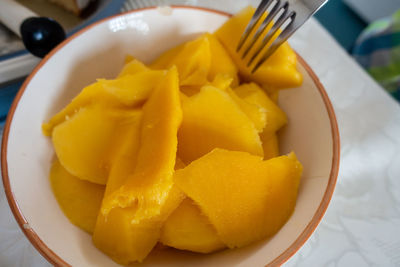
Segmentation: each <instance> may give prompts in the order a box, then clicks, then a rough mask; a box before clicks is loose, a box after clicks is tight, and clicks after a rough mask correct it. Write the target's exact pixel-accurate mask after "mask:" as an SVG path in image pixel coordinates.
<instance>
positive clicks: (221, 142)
mask: <svg viewBox="0 0 400 267" xmlns="http://www.w3.org/2000/svg"><path fill="white" fill-rule="evenodd" d="M182 110H183V121H182V125H181V127H180V129H179V132H178V140H179V141H178V156H179V157H180V158H181V159H182V160H183V162H184V163H186V164H187V163H190V162H191V161H193V160H195V159H198V158H200V157H201V156H203V155H205V154H207V153H208V152H210V151H211V150H213V149H214V148H216V147H219V148H225V149H230V150H237V151H246V152H249V153H252V154H255V155H259V156H263V150H262V145H261V141H260V137H259V136H258V132H257V129H256V128H255V127H254V124H253V123H252V121H251V120H250V119H249V118H248V117H247V115H246V114H245V113H244V112H243V111H242V110H241V109H240V107H239V106H238V105H237V104H236V103H235V101H234V100H232V98H231V97H230V96H229V94H228V93H226V92H223V91H222V90H220V89H218V88H215V87H212V86H204V87H203V88H202V89H201V91H200V93H198V94H196V95H194V96H192V97H186V98H182Z"/></svg>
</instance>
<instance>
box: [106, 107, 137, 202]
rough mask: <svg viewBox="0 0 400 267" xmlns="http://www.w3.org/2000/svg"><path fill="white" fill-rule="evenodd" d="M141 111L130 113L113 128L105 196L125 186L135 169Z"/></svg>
mask: <svg viewBox="0 0 400 267" xmlns="http://www.w3.org/2000/svg"><path fill="white" fill-rule="evenodd" d="M142 116H143V112H142V110H139V111H136V112H132V114H131V116H130V117H129V118H127V119H125V120H124V122H123V123H120V124H119V125H118V127H116V128H115V134H114V136H115V138H113V140H114V142H113V145H112V147H111V151H110V158H111V162H112V165H111V169H110V173H109V176H108V180H107V187H106V193H105V196H108V195H110V194H111V193H112V192H114V191H115V190H117V189H119V188H120V187H121V186H122V185H123V184H125V182H126V180H127V178H128V177H129V175H131V174H132V173H133V172H134V170H135V167H136V162H137V156H138V151H139V147H140V130H141V123H142Z"/></svg>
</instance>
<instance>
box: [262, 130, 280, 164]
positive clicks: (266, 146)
mask: <svg viewBox="0 0 400 267" xmlns="http://www.w3.org/2000/svg"><path fill="white" fill-rule="evenodd" d="M260 138H261V142H262V146H263V150H264V160H267V159H272V158H275V157H277V156H279V142H278V136H277V135H276V134H275V133H269V132H262V133H260Z"/></svg>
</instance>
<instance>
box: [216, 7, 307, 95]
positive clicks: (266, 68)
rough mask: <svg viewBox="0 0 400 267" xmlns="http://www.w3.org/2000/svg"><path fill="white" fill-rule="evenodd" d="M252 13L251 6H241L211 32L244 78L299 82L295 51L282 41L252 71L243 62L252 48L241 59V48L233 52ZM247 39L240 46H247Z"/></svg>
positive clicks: (281, 83)
mask: <svg viewBox="0 0 400 267" xmlns="http://www.w3.org/2000/svg"><path fill="white" fill-rule="evenodd" d="M253 13H254V8H253V7H248V8H245V9H243V10H242V11H240V12H239V13H238V14H236V15H234V16H233V17H232V18H230V19H229V20H228V21H227V22H225V24H223V25H222V26H221V27H220V28H219V29H218V30H217V31H216V32H215V35H216V37H217V38H218V39H219V41H220V42H221V43H222V44H223V45H224V47H225V48H226V50H227V51H228V52H229V54H230V56H231V57H232V59H233V61H234V62H235V63H236V65H237V66H238V68H239V73H240V76H241V77H242V78H243V79H244V80H246V81H254V82H256V83H259V84H267V85H270V86H273V87H276V88H290V87H296V86H299V85H300V84H301V83H302V75H301V74H300V72H299V71H298V70H297V69H296V62H297V58H296V53H295V52H294V51H293V50H292V49H291V48H290V46H289V44H288V43H284V44H282V45H281V46H280V47H279V48H278V49H277V50H276V51H275V53H274V54H273V55H272V56H271V57H270V58H269V59H268V60H267V61H266V62H264V63H263V64H262V65H261V67H260V68H259V69H258V70H257V71H256V72H255V73H254V74H252V73H251V70H252V68H248V67H247V62H248V60H249V59H250V58H249V56H250V55H252V54H253V53H252V52H254V49H253V50H251V51H250V53H249V55H248V56H247V57H246V58H245V60H242V59H241V55H242V53H243V51H244V50H243V49H241V50H240V53H238V52H236V48H237V45H238V43H239V39H240V37H241V35H242V33H243V31H244V29H245V28H246V25H247V24H248V22H249V21H250V18H251V17H252V16H253ZM260 23H261V21H260ZM256 28H257V27H256ZM261 39H262V38H260V39H259V42H257V43H256V45H255V47H258V44H260V42H261ZM249 40H250V38H249ZM248 43H249V41H248V42H246V43H245V45H244V48H246V47H247V44H248ZM253 65H254V64H253ZM253 65H252V66H253Z"/></svg>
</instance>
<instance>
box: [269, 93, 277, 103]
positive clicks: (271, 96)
mask: <svg viewBox="0 0 400 267" xmlns="http://www.w3.org/2000/svg"><path fill="white" fill-rule="evenodd" d="M269 98H270V99H271V100H272V101H273V102H274V103H275V104H278V101H279V91H278V90H277V91H275V92H272V93H269Z"/></svg>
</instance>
